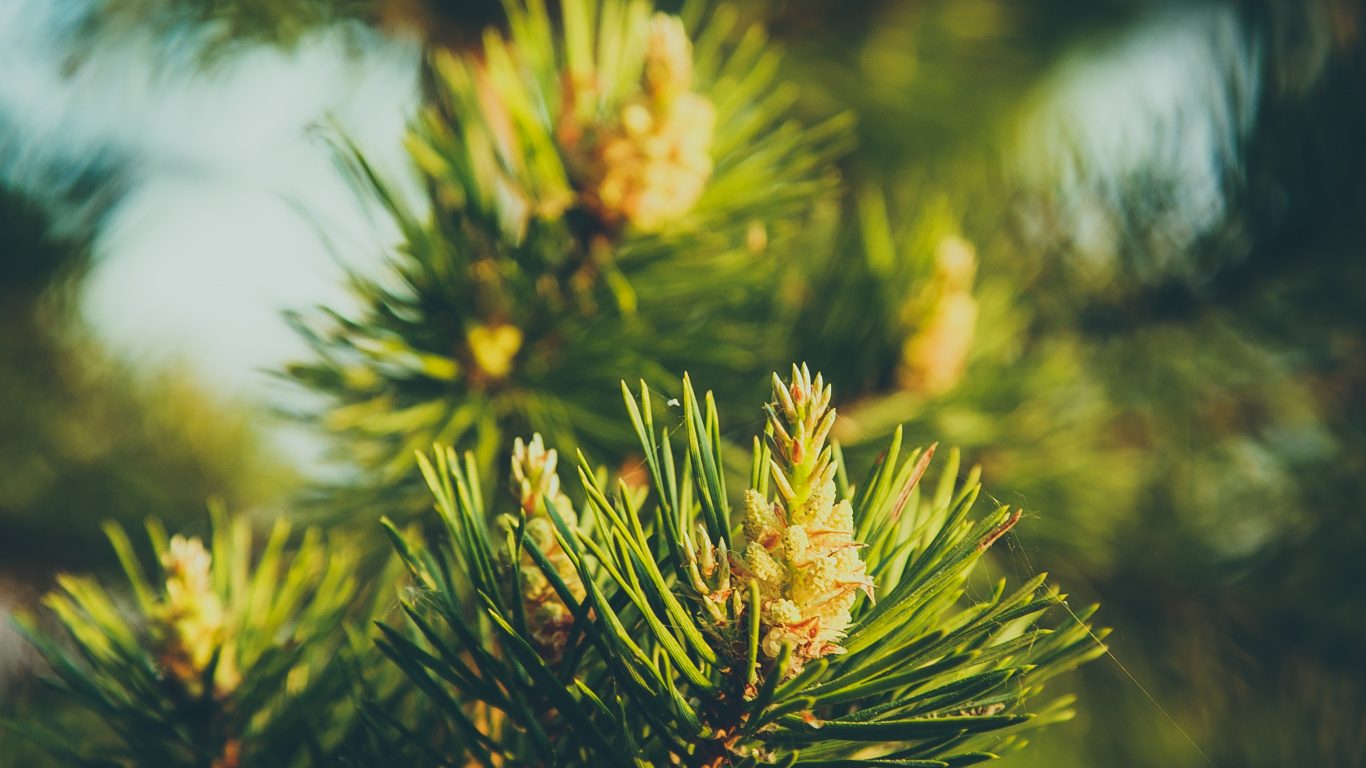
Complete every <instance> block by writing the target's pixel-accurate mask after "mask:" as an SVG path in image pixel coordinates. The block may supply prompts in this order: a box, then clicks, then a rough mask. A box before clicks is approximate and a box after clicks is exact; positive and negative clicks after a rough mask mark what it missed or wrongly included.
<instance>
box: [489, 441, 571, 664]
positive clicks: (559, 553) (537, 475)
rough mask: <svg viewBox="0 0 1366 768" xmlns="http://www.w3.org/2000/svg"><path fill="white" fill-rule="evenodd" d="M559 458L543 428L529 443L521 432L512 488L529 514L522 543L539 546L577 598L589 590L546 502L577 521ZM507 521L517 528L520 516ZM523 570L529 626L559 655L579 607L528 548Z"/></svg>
mask: <svg viewBox="0 0 1366 768" xmlns="http://www.w3.org/2000/svg"><path fill="white" fill-rule="evenodd" d="M558 459H559V456H558V454H557V453H556V451H555V450H554V449H553V448H552V449H550V450H546V447H545V443H544V442H543V441H542V440H541V436H540V434H539V433H538V434H534V435H532V437H531V442H530V443H526V442H523V440H522V438H520V437H519V438H517V439H516V440H515V441H513V444H512V482H513V491H514V492H515V493H516V494H517V499H518V501H519V502H520V503H521V505H522V510H523V512H524V514H525V515H526V542H525V543H524V545H523V546H528V547H536V548H537V549H539V550H540V551H541V553H542V554H543V555H545V558H546V560H547V561H548V562H549V563H550V564H551V566H552V567H553V568H554V569H555V573H556V575H558V576H559V577H560V580H561V581H563V582H564V585H565V586H566V587H568V588H569V591H570V593H571V594H573V596H574V598H575V599H576V600H580V601H581V600H583V599H584V597H585V596H586V595H587V592H586V591H585V590H584V587H583V581H582V580H581V579H580V578H579V571H578V568H577V567H576V566H575V565H574V561H573V560H572V559H571V558H570V556H569V553H567V552H565V551H564V548H563V547H561V546H560V542H559V539H558V538H556V536H555V524H554V521H553V520H552V519H551V517H550V512H549V510H548V509H547V506H546V505H547V501H548V502H549V503H550V504H553V505H554V506H555V511H556V512H557V513H558V514H559V515H560V517H561V518H563V519H564V521H565V522H566V523H567V524H569V525H571V526H572V525H573V524H574V523H573V513H574V505H573V502H571V501H570V500H569V497H568V496H565V495H564V493H563V492H561V490H560V476H559V474H557V473H556V471H555V466H556V464H557V463H558ZM502 524H503V526H504V528H505V529H506V530H515V529H516V527H517V521H516V520H515V519H513V518H512V517H511V516H510V515H504V516H503V520H502ZM520 570H521V576H522V578H521V588H522V607H523V608H524V609H525V612H526V617H527V629H528V631H529V632H530V634H531V637H532V640H533V641H534V642H535V645H536V647H537V650H538V651H539V652H540V653H541V655H542V656H543V657H545V658H546V659H547V660H548V661H551V662H555V661H558V660H559V659H560V656H561V655H562V654H563V653H564V647H565V644H566V643H567V642H568V641H569V630H570V628H571V627H572V626H573V623H574V612H573V610H572V609H570V607H569V606H567V605H565V603H564V600H563V599H562V598H561V597H560V594H559V592H557V591H556V590H555V586H554V585H553V584H551V583H550V580H549V579H547V578H546V575H545V574H544V573H542V572H541V569H540V567H539V566H538V565H537V564H536V561H535V560H534V559H533V558H532V556H531V555H530V554H528V553H526V552H523V553H522V559H521V568H520Z"/></svg>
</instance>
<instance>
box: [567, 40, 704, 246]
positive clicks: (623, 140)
mask: <svg viewBox="0 0 1366 768" xmlns="http://www.w3.org/2000/svg"><path fill="white" fill-rule="evenodd" d="M643 80H644V82H643V86H644V89H643V90H644V92H643V93H642V94H641V95H640V96H639V97H637V98H635V99H632V100H631V101H629V102H627V103H626V105H625V106H624V107H622V109H621V112H620V116H619V120H620V123H619V125H618V126H616V127H615V128H614V129H613V130H612V131H610V132H609V133H608V134H607V135H606V136H604V137H603V138H602V140H601V141H600V143H599V144H598V147H597V151H596V162H595V166H596V170H597V175H598V179H597V182H596V184H595V185H594V186H593V189H592V190H591V191H592V193H593V196H594V197H596V202H597V206H598V208H599V209H600V213H601V214H602V216H603V218H605V219H607V220H609V221H611V220H619V219H622V218H625V219H627V220H629V221H630V222H631V223H632V224H633V225H635V226H636V227H637V228H639V229H642V230H646V231H650V230H656V229H659V228H660V227H662V226H664V225H665V224H667V223H669V222H671V221H674V220H676V219H678V218H680V217H682V216H683V215H684V214H686V213H687V212H688V211H689V210H691V209H692V207H693V204H695V203H696V202H697V199H698V198H699V197H701V196H702V190H703V188H704V187H705V186H706V183H707V180H708V179H710V178H711V171H712V160H711V155H710V150H711V140H712V132H713V129H714V127H715V123H716V110H715V109H714V108H713V107H712V105H711V102H709V101H707V99H706V98H704V97H703V96H701V95H699V94H697V93H693V92H692V90H691V88H692V43H691V42H690V41H689V40H688V35H687V32H686V31H684V29H683V22H682V21H681V20H680V19H678V18H677V17H675V16H669V15H667V14H663V13H657V14H655V16H654V18H653V19H652V20H651V22H650V27H649V39H648V42H647V48H646V54H645V74H644V78H643Z"/></svg>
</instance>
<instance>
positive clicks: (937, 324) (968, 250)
mask: <svg viewBox="0 0 1366 768" xmlns="http://www.w3.org/2000/svg"><path fill="white" fill-rule="evenodd" d="M934 265H935V266H934V278H933V280H932V281H931V284H930V287H929V289H928V291H927V292H928V294H929V296H928V297H927V298H922V299H921V300H920V301H918V302H916V304H917V306H918V308H919V309H918V311H925V312H926V314H925V315H924V316H923V317H921V318H919V323H920V328H919V330H918V331H917V332H916V334H915V335H914V336H911V337H910V338H909V339H907V340H906V343H905V345H904V348H903V349H902V353H901V366H900V367H899V369H898V371H897V378H898V380H899V382H900V384H901V386H902V388H903V389H908V390H911V391H914V392H924V393H926V394H930V395H939V394H943V393H945V392H947V391H949V390H951V389H953V388H954V387H955V386H956V385H957V384H958V382H959V380H961V379H962V378H963V374H964V373H965V372H966V369H967V363H968V353H969V352H971V351H972V338H973V334H974V331H975V329H976V327H977V300H976V299H974V298H973V297H972V281H973V276H974V275H975V274H976V272H977V254H976V252H975V251H974V250H973V247H972V244H971V243H969V242H968V241H966V240H964V239H962V238H961V237H946V238H944V239H943V240H941V241H940V242H939V245H938V247H937V248H936V249H935V253H934Z"/></svg>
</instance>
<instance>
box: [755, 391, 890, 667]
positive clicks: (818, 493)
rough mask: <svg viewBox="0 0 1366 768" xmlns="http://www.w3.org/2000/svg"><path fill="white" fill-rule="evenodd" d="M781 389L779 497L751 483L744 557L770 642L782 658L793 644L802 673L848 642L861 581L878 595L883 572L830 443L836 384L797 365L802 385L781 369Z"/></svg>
mask: <svg viewBox="0 0 1366 768" xmlns="http://www.w3.org/2000/svg"><path fill="white" fill-rule="evenodd" d="M774 393H775V400H776V402H774V403H773V404H771V405H770V406H769V409H768V410H769V417H770V421H771V422H772V424H773V428H774V429H773V433H774V438H773V439H772V441H771V443H770V445H771V447H772V449H773V460H772V463H771V464H770V467H769V469H770V471H771V473H772V475H773V479H774V484H775V485H776V486H777V488H778V499H777V500H775V501H773V502H769V501H768V500H767V499H766V498H765V497H764V495H763V494H762V493H759V492H758V491H755V490H749V491H746V493H745V503H744V510H745V523H744V528H745V538H746V540H747V544H746V547H745V550H744V555H743V557H742V558H741V559H742V561H743V569H744V570H747V571H748V574H746V575H747V576H749V577H752V578H754V579H755V580H756V581H757V582H758V585H759V597H760V632H761V633H762V634H761V638H760V649H761V651H762V652H763V654H764V655H765V656H766V657H768V658H770V659H773V658H776V657H777V656H778V654H779V652H780V651H781V650H782V647H783V645H784V644H788V643H790V644H792V646H793V654H792V660H791V662H790V666H789V668H788V670H787V673H788V674H795V673H796V672H798V671H800V670H801V669H802V667H803V665H804V664H805V663H806V662H807V661H810V660H812V659H817V658H820V657H821V656H825V655H827V654H831V653H843V652H844V649H843V648H842V647H841V646H840V645H839V641H840V639H842V638H843V637H844V635H845V633H846V631H847V629H848V627H849V622H850V620H851V618H850V610H851V609H852V608H853V607H854V601H855V600H856V599H857V597H858V591H859V590H863V591H864V592H866V593H867V594H868V597H869V599H872V597H873V593H872V589H873V581H872V579H871V578H869V577H868V575H867V572H866V570H865V565H864V563H863V561H862V560H860V559H859V556H858V549H859V548H860V547H862V546H863V545H862V544H860V543H859V542H857V541H855V540H854V520H853V510H852V509H851V508H850V506H849V502H848V501H847V500H842V501H840V502H839V503H838V504H836V503H835V464H834V462H833V461H832V460H831V457H830V451H829V450H828V449H826V450H822V449H823V447H824V443H825V437H826V435H827V434H829V431H830V427H831V425H832V424H833V423H834V418H835V412H834V410H832V409H828V406H829V403H830V398H831V390H830V388H829V387H827V386H824V382H823V380H822V378H821V377H820V376H817V377H816V379H815V381H814V382H813V381H812V379H811V374H810V372H809V371H807V370H806V368H805V367H803V368H801V369H797V368H796V367H795V366H794V368H793V384H792V386H791V387H790V388H789V387H786V386H784V385H783V384H782V382H781V381H780V380H778V378H777V376H774Z"/></svg>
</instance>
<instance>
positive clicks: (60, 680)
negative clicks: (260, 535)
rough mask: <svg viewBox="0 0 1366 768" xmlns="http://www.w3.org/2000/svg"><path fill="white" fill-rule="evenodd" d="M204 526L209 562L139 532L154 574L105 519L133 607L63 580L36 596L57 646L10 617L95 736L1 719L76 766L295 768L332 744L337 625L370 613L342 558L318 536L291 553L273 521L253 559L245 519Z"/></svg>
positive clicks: (178, 544)
mask: <svg viewBox="0 0 1366 768" xmlns="http://www.w3.org/2000/svg"><path fill="white" fill-rule="evenodd" d="M213 518H214V535H213V538H212V543H211V547H210V549H211V554H210V552H209V551H206V550H205V549H204V548H203V547H202V545H201V544H200V542H199V539H197V538H192V539H185V538H184V537H182V536H179V535H177V536H175V537H173V538H170V539H168V538H167V535H166V532H165V530H164V529H163V528H162V526H161V525H160V523H157V522H155V521H152V522H149V523H148V526H147V532H148V535H149V537H150V539H151V541H152V543H153V547H154V549H155V551H156V553H157V555H158V558H159V564H160V568H159V570H158V578H157V579H156V580H155V581H153V580H149V578H148V577H147V575H146V574H145V573H144V571H143V568H142V566H141V564H140V563H139V560H138V557H137V554H136V553H135V552H134V548H133V545H132V543H131V541H130V540H129V538H128V537H127V535H126V534H125V533H124V531H123V529H122V528H121V527H119V526H118V525H116V524H110V525H108V526H107V527H106V532H107V533H108V535H109V539H110V541H111V542H112V543H113V545H114V549H115V551H116V552H117V554H118V557H119V560H120V561H121V562H122V563H123V566H124V569H125V573H126V575H127V578H128V585H129V587H130V588H131V601H130V600H129V599H128V596H126V595H124V594H120V593H110V592H108V591H106V590H105V589H104V587H102V586H101V585H100V584H99V582H97V581H96V580H95V579H93V578H91V577H87V576H62V577H60V579H59V584H60V589H59V590H57V591H54V592H53V593H51V594H50V595H49V596H48V597H47V598H46V599H45V601H44V602H45V603H46V605H47V607H48V608H50V609H51V610H52V612H53V613H54V614H55V616H56V618H57V620H58V621H59V622H60V624H61V626H62V628H63V629H64V632H63V633H62V634H64V635H65V637H62V636H60V635H58V634H56V633H49V632H48V631H45V630H44V629H43V628H42V625H41V624H40V623H39V621H38V619H37V618H36V617H35V616H32V615H23V616H21V617H20V628H21V629H22V631H23V632H24V634H25V636H26V637H27V638H28V639H29V641H30V642H31V643H32V644H33V645H34V646H35V647H36V648H37V649H38V651H39V653H40V654H42V657H43V659H44V660H45V661H46V662H47V664H48V666H49V667H50V669H51V671H52V673H53V674H54V675H55V676H56V677H55V679H51V680H50V682H51V683H52V685H53V686H54V687H55V688H56V689H57V690H58V691H60V692H61V693H62V694H64V695H65V696H67V697H69V698H70V699H72V700H73V701H74V702H76V703H77V704H78V705H79V707H80V708H82V709H84V710H86V711H87V712H89V713H91V714H93V715H94V716H95V717H96V718H97V719H98V721H99V722H101V723H102V724H103V726H104V728H103V729H102V730H100V731H95V732H90V731H89V730H88V729H83V730H84V731H85V735H84V737H83V738H81V739H78V740H74V741H73V740H71V739H70V738H68V737H67V735H68V734H69V729H70V728H71V726H72V724H71V723H70V722H68V721H66V720H62V721H56V722H49V723H37V722H16V721H10V722H6V723H4V726H5V727H7V728H8V729H11V730H13V731H15V732H17V733H19V734H21V735H23V736H26V737H28V738H31V739H33V740H35V741H37V742H39V743H41V744H42V745H43V746H45V747H46V748H47V749H48V750H49V751H50V752H52V753H53V754H54V755H55V756H56V757H58V758H59V759H61V760H62V761H63V762H65V763H68V764H71V765H82V766H110V767H112V766H149V765H156V766H168V767H169V766H195V767H201V766H202V767H204V768H208V766H214V767H215V768H222V767H224V766H264V765H272V766H274V765H302V764H307V763H308V762H309V761H312V762H313V763H315V764H316V763H318V762H320V761H322V760H323V759H324V757H325V755H326V754H327V753H328V752H329V751H330V750H335V749H338V748H339V745H342V744H343V743H344V742H345V741H346V740H347V738H349V737H350V736H351V734H352V733H354V731H355V728H356V725H357V723H358V721H356V720H355V719H354V717H353V707H352V705H351V704H350V696H349V694H350V691H351V689H352V685H353V682H354V680H355V679H356V677H357V674H358V672H357V669H358V664H359V657H360V656H361V655H363V653H364V648H365V646H364V639H363V638H362V637H361V636H359V635H350V634H348V631H347V622H348V617H349V616H353V615H355V614H356V613H360V614H361V615H362V617H364V616H366V615H368V610H367V609H368V606H367V592H366V591H365V590H363V589H362V588H361V587H360V585H359V583H358V580H357V577H356V573H355V565H356V562H357V555H356V551H355V549H354V548H353V547H351V546H349V545H347V544H345V543H343V542H339V541H338V540H336V539H333V540H332V541H331V542H325V541H324V538H323V536H322V534H321V533H320V532H319V531H318V530H316V529H309V530H308V531H306V532H305V533H304V535H303V537H302V539H301V540H299V541H296V542H294V545H293V546H292V547H291V545H290V541H291V537H290V532H291V527H290V525H289V523H287V522H285V521H284V520H280V521H278V522H277V523H276V524H275V526H274V528H273V529H272V531H271V534H270V537H269V540H268V541H267V543H266V545H265V548H264V549H263V550H262V551H261V552H260V555H259V558H257V560H256V562H255V564H254V566H253V565H252V563H251V561H252V535H251V530H250V528H249V526H248V523H247V521H246V519H245V518H238V519H236V520H233V521H229V519H228V517H227V515H226V513H225V512H223V511H222V510H221V508H216V509H215V510H214V515H213ZM376 592H380V593H382V590H377V591H376ZM373 598H374V593H370V598H369V599H371V600H373Z"/></svg>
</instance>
